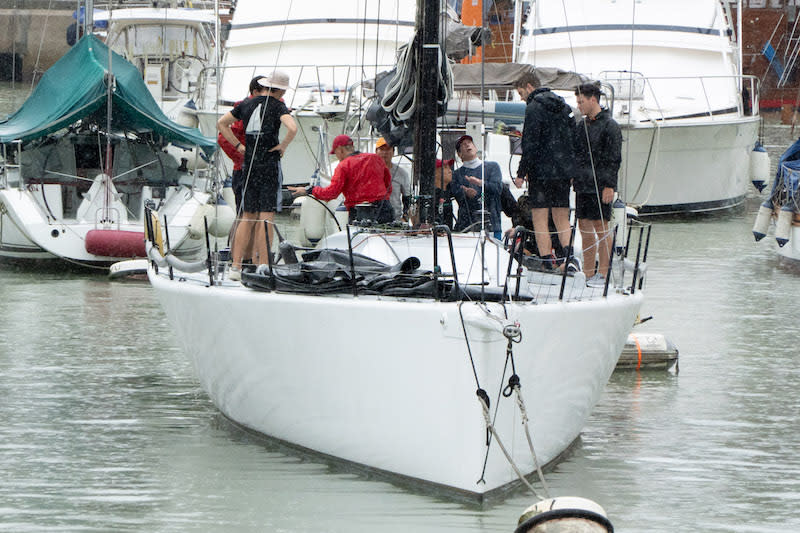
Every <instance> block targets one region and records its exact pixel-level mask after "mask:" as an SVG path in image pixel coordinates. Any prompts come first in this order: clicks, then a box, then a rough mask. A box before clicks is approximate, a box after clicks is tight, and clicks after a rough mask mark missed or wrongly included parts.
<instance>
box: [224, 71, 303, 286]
mask: <svg viewBox="0 0 800 533" xmlns="http://www.w3.org/2000/svg"><path fill="white" fill-rule="evenodd" d="M258 83H259V85H261V88H260V89H259V91H258V93H257V96H254V97H253V98H249V99H247V100H244V101H243V102H241V103H240V104H239V105H237V106H236V107H234V108H233V109H232V110H231V111H229V112H228V113H225V115H223V116H222V118H220V119H219V121H218V122H217V129H218V130H219V131H220V133H222V135H223V137H225V139H227V140H228V142H230V143H231V144H233V145H234V146H236V150H237V151H239V152H241V153H244V166H243V168H242V170H243V177H242V179H243V185H242V205H243V213H242V215H241V218H242V219H241V221H240V222H239V225H238V227H237V228H236V235H235V236H234V239H233V244H232V246H231V255H232V256H233V258H232V261H233V264H232V272H231V275H232V277H233V278H236V277H240V276H241V274H240V273H239V269H241V265H242V258H243V257H244V256H245V255H246V254H245V253H244V251H245V250H246V249H247V248H248V247H249V246H252V247H253V250H254V253H253V262H254V263H256V264H260V263H266V262H267V261H268V260H269V259H268V256H267V254H268V253H271V252H270V250H268V249H267V238H269V241H270V242H272V222H273V220H274V217H275V211H276V210H277V209H278V208H279V206H280V200H279V195H280V185H279V184H280V176H281V169H280V165H281V157H283V153H284V152H285V151H286V147H287V146H289V143H291V142H292V139H294V136H295V135H296V134H297V124H296V123H295V121H294V118H292V116H291V115H290V114H289V110H288V109H287V107H286V105H285V104H284V103H283V102H281V97H283V95H284V94H285V93H286V89H288V88H289V76H287V75H286V74H285V73H283V72H280V71H275V72H273V73H272V74H271V75H269V76H265V77H263V78H261V79H259V80H258ZM237 120H241V121H242V122H244V123H245V125H246V127H245V135H246V143H245V144H242V143H241V142H240V141H239V140H238V139H236V136H235V135H234V134H233V131H231V125H232V124H233V123H234V122H236V121H237ZM281 125H283V126H284V127H285V128H286V136H285V137H284V139H283V140H282V141H279V139H278V132H279V130H280V127H281ZM265 221H267V226H268V228H267V232H266V233H265V231H264V222H265Z"/></svg>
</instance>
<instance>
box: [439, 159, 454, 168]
mask: <svg viewBox="0 0 800 533" xmlns="http://www.w3.org/2000/svg"><path fill="white" fill-rule="evenodd" d="M453 163H455V159H445V160H444V161H442V160H441V159H437V160H436V168H440V167H441V166H442V164H445V165H447V166H448V167H450V168H453Z"/></svg>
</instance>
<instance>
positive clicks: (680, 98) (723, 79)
mask: <svg viewBox="0 0 800 533" xmlns="http://www.w3.org/2000/svg"><path fill="white" fill-rule="evenodd" d="M599 78H600V82H601V83H602V84H603V86H604V87H606V88H607V89H609V90H610V92H611V93H612V94H611V95H610V100H611V102H609V108H610V109H611V110H612V111H613V110H614V108H615V106H616V105H617V104H619V106H620V107H621V114H623V115H629V116H630V115H632V114H633V112H634V109H635V107H636V106H639V107H642V108H643V109H645V110H646V111H647V112H648V113H654V116H652V117H649V118H646V119H645V120H644V121H645V122H648V121H654V120H655V121H663V120H675V119H688V118H701V117H705V118H709V119H711V120H713V119H715V118H717V117H719V116H721V115H730V114H732V113H735V114H737V115H738V116H749V115H758V90H759V80H758V78H757V77H755V76H752V75H728V76H722V75H720V76H645V75H644V74H642V73H640V72H630V71H616V70H615V71H603V72H601V73H600V75H599ZM732 87H733V88H734V89H735V90H736V94H737V98H736V101H735V102H734V101H732V100H720V97H719V95H728V94H731V88H732Z"/></svg>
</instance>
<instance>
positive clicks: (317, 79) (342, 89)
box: [193, 63, 395, 123]
mask: <svg viewBox="0 0 800 533" xmlns="http://www.w3.org/2000/svg"><path fill="white" fill-rule="evenodd" d="M394 67H395V65H394V64H388V63H387V64H373V65H369V66H368V67H361V66H354V65H352V64H334V65H316V64H312V63H308V64H305V63H303V64H281V65H280V70H282V71H284V72H287V73H288V74H289V78H290V80H291V81H292V85H291V86H290V87H289V89H290V90H291V91H292V92H293V95H292V96H291V98H289V99H287V101H286V105H287V107H289V108H295V107H298V108H299V109H303V106H305V105H306V104H307V102H298V101H296V100H295V97H296V95H297V93H298V92H299V91H302V90H309V91H311V92H314V93H317V94H321V95H322V94H326V95H331V96H332V98H331V100H333V101H334V102H336V103H338V104H341V105H343V106H344V108H343V111H344V113H345V114H344V116H343V118H344V122H345V123H346V122H347V121H348V120H350V119H351V117H350V112H351V106H354V105H355V103H354V101H353V92H354V90H355V89H356V88H358V87H360V86H364V87H365V89H368V90H372V88H371V87H369V86H366V85H365V82H368V81H370V82H371V81H372V80H373V79H374V78H375V76H376V75H377V74H379V73H380V72H383V71H389V70H391V69H392V68H394ZM274 69H275V66H274V65H263V64H251V65H224V66H222V65H221V66H207V67H205V68H203V69H202V70H201V71H200V74H199V75H198V78H197V87H196V89H195V93H194V95H193V98H194V101H195V102H209V103H210V102H214V101H215V100H217V101H218V102H219V104H222V105H231V104H233V102H234V101H236V100H240V99H241V98H243V97H244V96H245V94H246V92H247V83H248V82H249V81H250V79H251V78H252V77H253V76H256V75H257V74H260V73H265V72H267V73H269V72H272V70H274ZM365 69H368V71H365ZM229 72H236V73H237V74H239V75H241V76H242V79H243V80H244V81H243V84H242V87H241V95H239V96H238V97H236V98H235V99H234V100H223V99H222V97H221V95H219V93H218V94H217V95H212V94H210V91H211V87H212V83H211V80H215V83H216V89H217V91H219V89H220V88H221V87H222V80H224V79H225V76H226V73H229ZM242 72H244V74H241V73H242ZM365 72H367V74H365ZM309 73H310V74H309ZM337 78H343V79H337ZM300 80H312V81H303V82H302V83H301V81H300ZM323 80H329V81H323ZM215 96H216V98H215ZM337 98H341V100H342V101H337ZM315 103H316V104H321V105H329V104H326V103H325V102H322V101H321V100H320V101H318V102H315ZM358 107H360V106H357V105H356V108H358ZM359 116H360V115H359Z"/></svg>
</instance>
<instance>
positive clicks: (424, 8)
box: [413, 0, 439, 224]
mask: <svg viewBox="0 0 800 533" xmlns="http://www.w3.org/2000/svg"><path fill="white" fill-rule="evenodd" d="M416 26H417V35H416V38H415V40H416V42H417V46H416V47H415V53H416V60H417V61H416V63H417V72H416V79H417V86H416V88H415V92H416V94H415V99H416V102H417V106H416V109H415V110H414V164H413V174H414V180H415V181H416V182H417V183H419V195H420V218H419V220H420V223H421V224H431V223H433V220H434V217H433V176H434V174H435V172H436V114H437V109H436V106H437V105H436V101H437V89H438V84H437V83H436V81H435V80H437V79H438V73H437V69H438V68H439V0H419V1H418V2H417V21H416Z"/></svg>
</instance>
